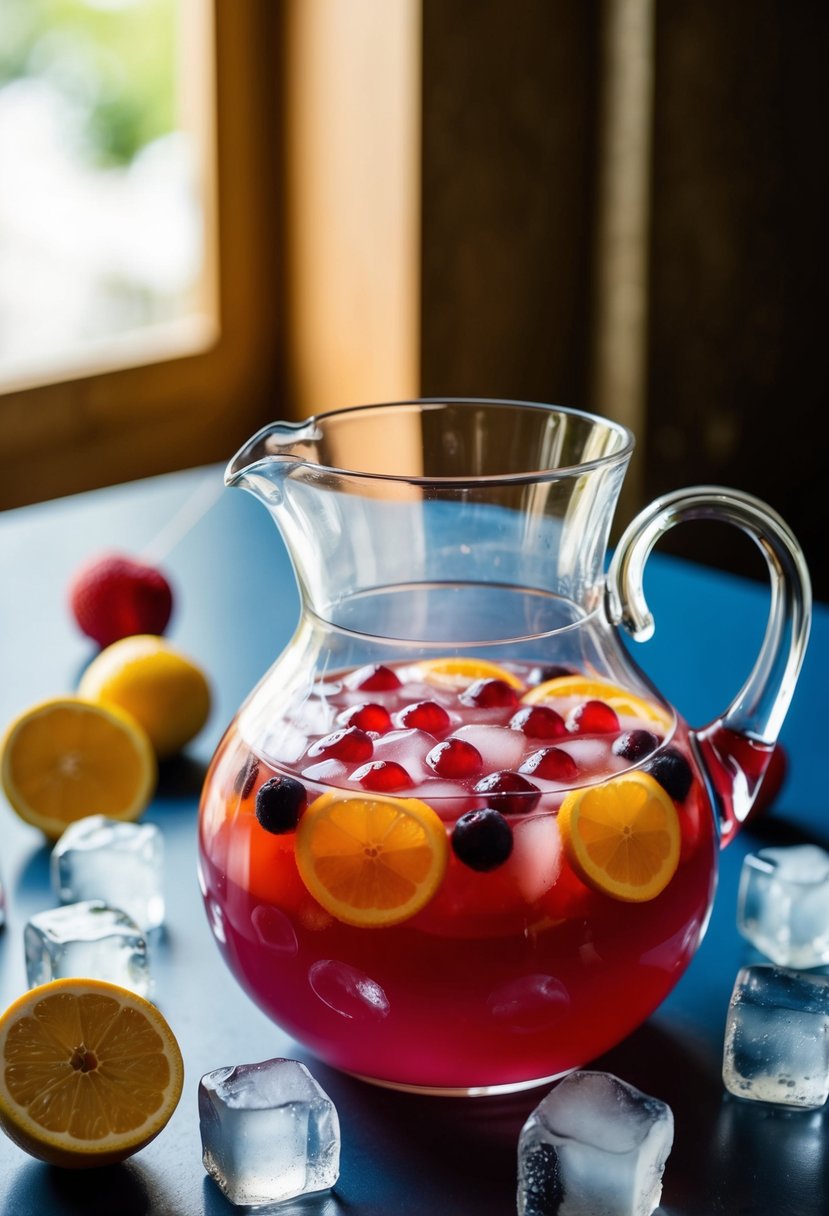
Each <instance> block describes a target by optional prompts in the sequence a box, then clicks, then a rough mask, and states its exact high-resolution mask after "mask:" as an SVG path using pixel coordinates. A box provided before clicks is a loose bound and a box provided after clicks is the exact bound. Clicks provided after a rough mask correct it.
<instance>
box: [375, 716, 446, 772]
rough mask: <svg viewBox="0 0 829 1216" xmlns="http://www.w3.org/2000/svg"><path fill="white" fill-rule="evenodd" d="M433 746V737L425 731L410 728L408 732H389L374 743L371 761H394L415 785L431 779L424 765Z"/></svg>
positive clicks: (429, 770)
mask: <svg viewBox="0 0 829 1216" xmlns="http://www.w3.org/2000/svg"><path fill="white" fill-rule="evenodd" d="M434 746H435V737H434V735H429V734H427V733H426V731H425V730H417V729H416V728H415V727H410V728H409V729H408V730H390V731H389V732H388V734H385V735H381V736H380V738H379V739H375V741H374V754H373V755H372V760H396V761H397V763H398V764H402V765H403V768H404V769H405V770H406V772H407V773H408V774H409V776H410V777H411V779H412V781H413V782H414V783H415V784H418V783H419V782H421V781H425V780H426V778H427V777H433V776H434V773H433V772H432V770H431V769H430V768H429V767H428V766H427V764H426V757H427V756H428V754H429V752H430V751H431V750H432V748H433V747H434Z"/></svg>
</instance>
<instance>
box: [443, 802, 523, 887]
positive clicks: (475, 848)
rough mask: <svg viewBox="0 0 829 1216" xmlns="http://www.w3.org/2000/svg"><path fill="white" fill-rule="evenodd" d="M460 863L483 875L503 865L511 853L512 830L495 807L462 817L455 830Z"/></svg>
mask: <svg viewBox="0 0 829 1216" xmlns="http://www.w3.org/2000/svg"><path fill="white" fill-rule="evenodd" d="M452 849H453V851H454V853H455V856H456V857H457V858H458V860H459V861H462V862H463V864H464V865H465V866H469V868H470V869H471V870H478V871H480V872H481V873H484V872H486V871H487V870H494V869H495V868H496V867H497V866H500V865H503V864H504V862H505V861H506V860H507V858H508V857H509V855H510V853H511V852H512V828H511V827H510V825H509V824H508V823H507V821H506V819H505V818H504V816H503V815H502V814H501V813H500V812H499V811H496V810H493V809H492V807H486V808H485V809H483V810H479V811H469V813H468V814H466V815H462V816H461V818H460V819H459V820H458V822H457V823H456V824H455V826H454V828H453V830H452Z"/></svg>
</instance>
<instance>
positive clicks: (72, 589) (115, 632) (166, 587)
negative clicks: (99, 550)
mask: <svg viewBox="0 0 829 1216" xmlns="http://www.w3.org/2000/svg"><path fill="white" fill-rule="evenodd" d="M69 606H70V608H71V611H72V615H73V616H74V618H75V621H76V623H77V625H78V627H79V628H80V630H81V632H82V633H85V634H86V636H87V637H90V638H92V640H93V641H95V642H97V643H98V645H99V646H100V647H101V649H103V648H104V647H106V646H109V645H111V643H112V642H118V641H120V640H121V638H126V637H130V636H132V635H133V634H145V633H151V634H156V635H157V636H160V635H161V634H162V633H164V630H165V629H166V628H167V625H168V623H169V620H170V617H171V615H172V612H173V592H172V588H171V587H170V584H169V583H168V581H167V579H166V578H165V577H164V575H163V574H162V573H161V571H160V570H156V569H155V567H153V566H148V565H147V564H146V563H145V562H141V561H138V560H137V559H135V558H132V557H127V556H126V555H124V554H120V553H109V554H105V555H103V556H101V557H97V558H95V559H94V560H92V561H89V562H87V564H86V565H84V566H82V567H81V568H80V570H78V572H77V573H76V574H75V576H74V578H73V579H72V582H71V583H70V586H69Z"/></svg>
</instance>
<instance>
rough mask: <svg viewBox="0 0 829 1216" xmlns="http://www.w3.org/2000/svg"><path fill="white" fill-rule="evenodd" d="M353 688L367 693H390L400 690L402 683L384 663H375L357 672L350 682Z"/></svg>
mask: <svg viewBox="0 0 829 1216" xmlns="http://www.w3.org/2000/svg"><path fill="white" fill-rule="evenodd" d="M349 684H350V685H351V687H352V688H360V689H365V691H366V692H389V691H390V690H391V689H392V688H399V687H400V681H399V679H398V678H397V675H396V674H395V673H394V672H393V671H392V669H391V668H390V667H384V666H383V664H382V663H374V664H371V665H370V666H368V667H361V668H360V669H359V670H358V671H355V672H354V673H353V675H352V677H351V679H350V680H349Z"/></svg>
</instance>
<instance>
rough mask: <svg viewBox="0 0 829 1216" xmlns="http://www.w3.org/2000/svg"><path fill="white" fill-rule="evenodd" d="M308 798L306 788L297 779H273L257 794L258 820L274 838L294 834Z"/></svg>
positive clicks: (261, 786)
mask: <svg viewBox="0 0 829 1216" xmlns="http://www.w3.org/2000/svg"><path fill="white" fill-rule="evenodd" d="M307 797H308V796H307V792H306V789H305V786H304V785H303V784H302V782H301V781H297V779H296V778H295V777H282V776H277V777H271V778H270V780H269V781H265V782H264V783H263V784H262V785H260V787H259V789H258V790H257V792H256V818H257V820H258V821H259V823H260V824H261V826H262V827H263V828H264V829H265V831H266V832H271V833H272V834H273V835H274V836H281V835H283V834H284V833H285V832H293V830H294V828H295V827H296V825H297V824H298V823H299V817H300V815H301V814H302V812H303V810H304V809H305V803H306V801H307Z"/></svg>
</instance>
